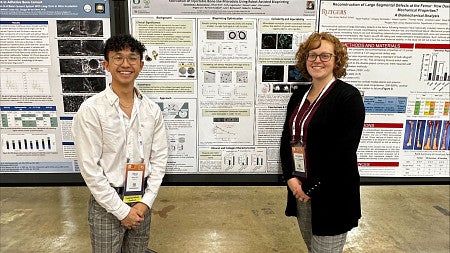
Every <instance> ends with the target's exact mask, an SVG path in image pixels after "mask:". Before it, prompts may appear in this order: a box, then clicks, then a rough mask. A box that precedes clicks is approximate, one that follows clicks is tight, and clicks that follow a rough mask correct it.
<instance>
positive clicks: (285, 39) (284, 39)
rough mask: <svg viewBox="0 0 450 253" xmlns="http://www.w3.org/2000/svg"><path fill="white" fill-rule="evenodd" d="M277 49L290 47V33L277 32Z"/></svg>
mask: <svg viewBox="0 0 450 253" xmlns="http://www.w3.org/2000/svg"><path fill="white" fill-rule="evenodd" d="M277 49H292V34H278V40H277Z"/></svg>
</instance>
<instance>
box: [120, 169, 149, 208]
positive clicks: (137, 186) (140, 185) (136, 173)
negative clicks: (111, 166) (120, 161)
mask: <svg viewBox="0 0 450 253" xmlns="http://www.w3.org/2000/svg"><path fill="white" fill-rule="evenodd" d="M144 174H145V164H143V163H127V166H126V174H125V183H124V184H123V186H124V190H123V202H125V203H135V202H139V201H141V200H142V196H143V195H144V190H145V189H144Z"/></svg>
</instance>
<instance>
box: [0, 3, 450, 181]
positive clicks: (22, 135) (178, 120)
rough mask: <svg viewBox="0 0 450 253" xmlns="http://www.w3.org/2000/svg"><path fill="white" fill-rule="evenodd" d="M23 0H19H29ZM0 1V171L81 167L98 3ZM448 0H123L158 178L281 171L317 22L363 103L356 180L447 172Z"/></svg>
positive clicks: (97, 52) (97, 86)
mask: <svg viewBox="0 0 450 253" xmlns="http://www.w3.org/2000/svg"><path fill="white" fill-rule="evenodd" d="M27 2H30V3H27ZM33 2H37V3H33V4H31V1H6V0H0V14H1V15H0V17H1V18H0V55H1V56H2V57H0V68H1V76H0V84H1V85H0V98H1V100H0V115H1V125H0V134H1V151H0V157H1V159H0V173H2V174H11V173H13V174H14V173H43V172H44V173H78V166H77V162H76V157H75V152H74V146H73V140H72V136H71V124H72V119H73V115H74V113H75V112H76V111H77V109H78V107H79V105H80V104H81V103H82V102H83V101H84V100H85V99H86V98H88V97H90V96H92V95H93V94H95V93H98V92H100V91H101V90H103V89H105V87H106V86H107V85H108V83H109V82H110V76H109V74H108V73H107V72H106V71H105V70H104V69H103V67H102V60H103V51H102V47H103V44H104V41H105V40H106V39H107V38H109V37H110V36H111V27H110V26H111V25H110V13H109V11H110V6H109V1H105V0H96V1H91V0H82V1H79V0H77V1H75V0H68V1H64V2H63V3H62V2H61V1H58V0H45V1H33ZM449 10H450V5H449V3H448V1H432V2H403V1H397V2H396V1H390V2H379V1H327V0H324V1H315V0H214V1H210V0H208V1H206V0H155V1H146V0H129V1H128V10H127V12H128V16H129V20H124V22H129V26H130V33H131V34H132V35H133V36H135V37H136V38H137V39H139V40H140V41H142V42H143V43H144V45H145V46H146V48H147V51H146V52H145V53H144V59H143V60H144V69H143V70H142V72H141V74H140V76H139V78H138V79H137V81H136V86H137V87H138V88H139V89H140V90H141V91H142V92H144V93H145V94H146V95H148V96H149V97H150V98H151V99H153V100H154V101H155V102H157V103H158V105H159V106H160V108H161V110H162V112H163V114H164V118H165V122H166V127H167V130H168V138H169V139H168V141H169V147H170V152H169V161H168V167H167V174H168V175H224V174H227V175H228V174H232V175H236V176H239V175H255V176H256V175H279V174H280V173H281V169H280V163H279V140H280V136H281V131H282V126H283V123H284V117H285V110H286V105H287V102H288V100H289V98H290V96H291V94H292V92H293V91H294V90H295V89H297V88H298V87H299V86H300V85H307V84H308V81H307V80H305V79H304V78H303V77H302V76H301V74H300V73H299V72H298V71H297V70H296V68H295V66H294V65H295V62H296V59H295V58H294V57H295V53H296V51H297V49H298V45H299V44H300V43H301V42H302V41H304V40H305V39H306V38H307V37H308V36H309V35H310V34H311V33H312V32H314V31H328V32H331V33H333V34H334V35H336V36H337V37H338V38H340V40H341V41H342V42H343V43H345V44H346V45H347V47H348V53H349V58H350V60H349V66H348V70H347V76H346V77H344V78H343V80H344V81H347V82H349V83H351V84H353V85H354V86H356V87H357V88H358V89H359V90H360V91H361V95H362V96H363V100H364V104H365V107H366V123H365V126H364V130H363V136H362V140H361V144H360V147H359V150H358V162H359V169H360V174H361V176H363V177H369V178H370V177H386V178H389V177H395V178H415V177H421V178H423V177H425V178H448V177H450V168H449V167H450V166H449V165H450V162H449V159H450V158H449V156H450V133H449V131H450V129H449V128H450V126H449V108H450V98H449V97H450V87H449V86H450V77H449V64H450V62H449V58H450V33H449V18H450V17H449Z"/></svg>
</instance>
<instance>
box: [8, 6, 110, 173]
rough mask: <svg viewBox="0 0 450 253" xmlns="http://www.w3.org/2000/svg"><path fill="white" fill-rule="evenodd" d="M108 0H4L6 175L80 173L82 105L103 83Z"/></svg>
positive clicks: (105, 77)
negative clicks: (76, 124)
mask: <svg viewBox="0 0 450 253" xmlns="http://www.w3.org/2000/svg"><path fill="white" fill-rule="evenodd" d="M110 30H111V28H110V14H109V4H108V1H92V0H91V1H87V0H66V1H59V0H46V1H25V0H24V1H9V0H8V1H6V0H0V55H1V57H0V70H1V75H0V84H1V85H0V93H1V99H0V114H1V125H0V134H1V153H0V157H1V159H0V160H1V161H0V172H1V173H22V172H24V173H34V172H36V173H39V172H44V173H47V172H52V173H59V172H61V173H66V172H77V171H78V167H77V164H76V161H75V159H76V157H75V151H74V145H73V139H72V134H71V125H72V118H73V115H74V113H75V112H76V111H77V110H78V107H79V106H80V104H81V103H82V102H83V101H84V100H85V99H86V98H88V97H90V96H92V95H93V94H95V93H98V92H100V91H102V90H104V89H105V87H106V85H107V83H108V82H109V77H108V76H107V75H106V73H105V70H104V69H103V66H102V61H103V51H102V50H103V44H104V41H105V40H106V39H107V38H109V37H110V35H111V33H110Z"/></svg>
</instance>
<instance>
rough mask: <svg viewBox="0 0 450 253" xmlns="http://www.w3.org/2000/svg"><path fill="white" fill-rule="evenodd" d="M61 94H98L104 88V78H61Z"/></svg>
mask: <svg viewBox="0 0 450 253" xmlns="http://www.w3.org/2000/svg"><path fill="white" fill-rule="evenodd" d="M61 83H62V91H63V93H98V92H100V91H102V90H104V89H105V88H106V78H105V77H61Z"/></svg>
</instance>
